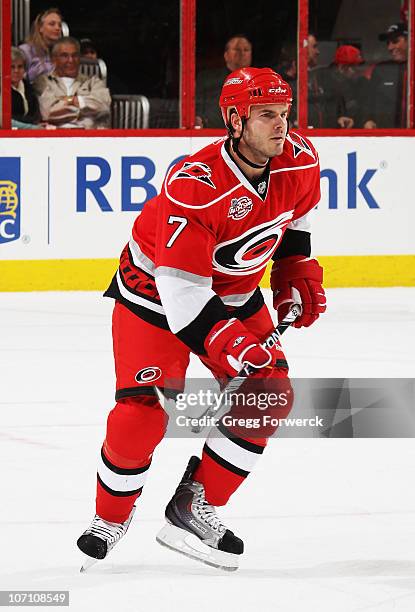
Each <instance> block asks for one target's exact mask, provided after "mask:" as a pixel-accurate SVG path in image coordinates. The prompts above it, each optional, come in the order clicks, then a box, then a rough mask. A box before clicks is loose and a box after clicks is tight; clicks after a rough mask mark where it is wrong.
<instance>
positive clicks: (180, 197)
mask: <svg viewBox="0 0 415 612" xmlns="http://www.w3.org/2000/svg"><path fill="white" fill-rule="evenodd" d="M223 141H224V139H220V140H217V141H215V142H214V143H212V144H210V145H208V146H207V147H205V148H204V149H201V150H200V151H198V152H197V153H194V154H193V155H189V156H188V157H185V158H184V159H182V160H181V161H180V162H178V163H177V164H175V165H174V166H173V167H172V168H171V169H170V170H169V172H168V173H167V176H166V179H165V181H164V187H163V188H164V192H165V194H166V196H167V198H168V199H169V200H170V201H171V202H173V203H174V204H178V205H179V206H184V207H185V208H207V207H209V206H212V205H213V204H215V203H216V202H218V201H219V200H221V199H222V197H223V195H224V194H225V193H226V191H227V189H226V186H225V185H224V182H223V170H222V168H223V164H224V162H223V158H222V153H221V148H222V144H223Z"/></svg>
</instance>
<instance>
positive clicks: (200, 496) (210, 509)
mask: <svg viewBox="0 0 415 612" xmlns="http://www.w3.org/2000/svg"><path fill="white" fill-rule="evenodd" d="M193 505H194V508H195V510H196V512H197V514H198V516H199V518H200V519H201V520H202V521H204V522H205V523H206V524H207V525H209V527H211V529H213V530H214V531H216V532H218V533H221V532H224V531H226V527H225V525H224V524H223V523H222V521H221V520H220V518H219V517H218V515H217V514H216V510H215V508H214V506H212V505H211V504H209V503H208V502H207V500H206V499H205V491H204V488H203V486H202V485H201V486H200V487H197V497H196V498H195V500H194V501H193Z"/></svg>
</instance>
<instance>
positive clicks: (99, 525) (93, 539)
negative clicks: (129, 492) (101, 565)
mask: <svg viewBox="0 0 415 612" xmlns="http://www.w3.org/2000/svg"><path fill="white" fill-rule="evenodd" d="M134 512H135V506H133V509H132V510H131V512H130V516H129V517H128V519H127V520H126V521H125V522H124V523H110V522H109V521H105V520H104V519H102V518H101V517H100V516H98V514H96V515H95V516H94V518H93V520H92V523H91V524H90V526H89V527H88V529H87V530H86V531H84V533H83V534H82V535H81V536H80V537H79V538H78V541H77V545H78V548H79V549H80V550H81V551H82V552H83V553H85V554H86V555H88V556H87V559H86V560H85V561H84V563H83V565H82V567H81V572H85V571H86V570H87V569H88V568H89V567H91V566H92V565H94V564H95V563H96V562H97V561H99V560H101V559H105V557H106V556H107V555H108V553H109V552H110V550H111V549H112V548H114V546H115V545H116V544H117V542H119V541H120V540H121V538H122V537H123V536H124V535H125V534H126V533H127V530H128V527H129V526H130V523H131V520H132V518H133V516H134Z"/></svg>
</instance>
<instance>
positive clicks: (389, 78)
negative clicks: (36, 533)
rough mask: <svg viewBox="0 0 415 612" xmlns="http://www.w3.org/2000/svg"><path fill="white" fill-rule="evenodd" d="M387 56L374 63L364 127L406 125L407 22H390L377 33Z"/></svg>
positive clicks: (397, 126)
mask: <svg viewBox="0 0 415 612" xmlns="http://www.w3.org/2000/svg"><path fill="white" fill-rule="evenodd" d="M379 40H381V41H385V42H386V44H387V47H388V51H389V53H390V55H391V59H390V60H388V61H386V62H379V63H378V64H376V66H375V68H374V70H373V72H372V77H371V79H370V100H371V108H370V111H369V112H368V114H367V120H366V122H365V125H364V127H365V128H369V129H371V128H403V127H405V126H406V103H407V84H408V66H407V61H408V26H407V25H406V23H404V22H400V23H394V24H392V25H390V26H389V28H388V29H387V30H386V32H382V34H379Z"/></svg>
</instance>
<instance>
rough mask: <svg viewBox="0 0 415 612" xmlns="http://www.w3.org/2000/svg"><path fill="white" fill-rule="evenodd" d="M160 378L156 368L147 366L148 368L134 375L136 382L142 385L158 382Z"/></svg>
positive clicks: (159, 371) (159, 372)
mask: <svg viewBox="0 0 415 612" xmlns="http://www.w3.org/2000/svg"><path fill="white" fill-rule="evenodd" d="M160 376H161V370H160V368H158V367H157V366H149V367H148V368H143V369H142V370H140V371H139V372H137V374H136V375H135V379H136V381H137V382H138V383H139V384H141V385H144V384H146V383H151V382H154V381H155V380H158V379H159V378H160Z"/></svg>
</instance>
